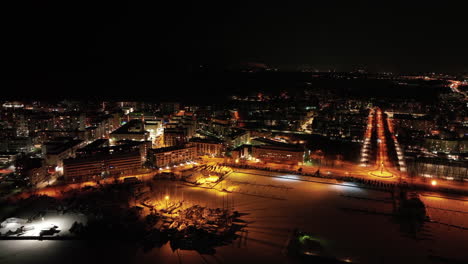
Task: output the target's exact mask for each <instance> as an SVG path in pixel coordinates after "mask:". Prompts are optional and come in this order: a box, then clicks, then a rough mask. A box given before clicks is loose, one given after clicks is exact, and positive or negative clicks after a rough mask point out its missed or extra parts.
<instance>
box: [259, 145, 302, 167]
mask: <svg viewBox="0 0 468 264" xmlns="http://www.w3.org/2000/svg"><path fill="white" fill-rule="evenodd" d="M285 145H286V144H285ZM252 157H254V158H256V159H259V160H260V161H262V162H272V163H283V164H290V165H297V164H298V163H299V162H303V160H304V149H303V148H302V147H299V146H295V145H289V146H278V145H258V146H252Z"/></svg>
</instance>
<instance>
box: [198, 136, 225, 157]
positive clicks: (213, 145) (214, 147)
mask: <svg viewBox="0 0 468 264" xmlns="http://www.w3.org/2000/svg"><path fill="white" fill-rule="evenodd" d="M190 145H192V146H195V148H196V153H197V155H198V156H202V155H212V156H221V155H222V154H223V152H224V149H225V148H224V145H223V143H222V142H221V141H219V140H215V139H203V138H192V139H191V140H190Z"/></svg>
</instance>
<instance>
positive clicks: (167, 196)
mask: <svg viewBox="0 0 468 264" xmlns="http://www.w3.org/2000/svg"><path fill="white" fill-rule="evenodd" d="M164 200H166V210H167V201H168V200H169V195H166V196H164Z"/></svg>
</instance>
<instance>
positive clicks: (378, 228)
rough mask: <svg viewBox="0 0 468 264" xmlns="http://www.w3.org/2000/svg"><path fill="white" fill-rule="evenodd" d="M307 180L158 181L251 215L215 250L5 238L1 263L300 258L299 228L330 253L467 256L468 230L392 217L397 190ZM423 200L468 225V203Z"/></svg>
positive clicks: (361, 257) (174, 196)
mask: <svg viewBox="0 0 468 264" xmlns="http://www.w3.org/2000/svg"><path fill="white" fill-rule="evenodd" d="M302 179H303V178H302V177H300V176H296V175H284V174H281V173H274V172H265V171H252V170H246V171H243V172H240V171H239V170H237V171H236V172H234V173H231V174H230V175H229V177H227V178H226V179H225V180H224V181H223V182H221V183H219V186H217V187H219V189H226V190H231V191H232V192H231V193H226V192H220V191H217V190H210V189H206V188H200V187H190V186H187V185H184V184H182V183H180V182H173V181H157V182H155V183H154V185H155V188H156V189H155V190H153V196H154V197H153V198H154V199H160V198H161V197H160V196H161V195H168V196H169V197H170V202H177V201H182V200H184V201H190V202H192V203H194V204H200V205H202V206H209V207H234V208H235V210H237V211H239V212H241V213H243V214H245V215H243V216H242V220H243V221H245V223H246V224H247V226H246V228H244V229H243V230H242V231H240V232H239V233H238V234H239V237H238V238H237V239H236V240H235V241H234V243H232V244H229V245H225V246H222V247H217V248H216V252H215V253H214V254H213V255H200V254H199V253H197V252H196V251H187V250H176V251H172V250H171V248H170V246H169V245H167V244H166V245H164V246H163V247H161V248H153V249H151V250H149V251H143V250H142V249H141V248H139V247H137V246H136V245H128V244H126V243H125V242H115V241H99V242H86V241H0V248H1V249H2V250H1V251H0V262H1V263H60V262H63V261H67V262H68V263H79V262H82V261H87V262H93V261H94V260H95V261H96V262H100V261H102V260H107V261H109V263H132V262H133V263H296V262H295V261H294V260H291V259H290V258H289V257H287V256H286V254H285V247H286V244H287V241H288V238H289V237H290V235H291V232H292V230H294V229H295V228H299V229H301V230H304V231H306V232H308V233H310V234H312V235H313V236H314V238H315V239H317V240H319V241H320V242H321V243H322V244H323V245H324V247H325V249H326V250H327V251H328V252H329V254H330V255H334V256H336V257H338V258H341V259H350V260H352V261H355V262H359V263H441V262H437V261H436V260H434V259H433V258H430V257H429V256H431V255H432V256H441V257H445V258H449V259H455V260H462V261H468V255H467V254H466V252H465V248H466V245H467V244H468V231H466V230H462V229H457V228H454V227H450V226H447V225H441V224H437V223H425V224H424V226H423V228H422V230H421V231H420V232H418V233H417V234H416V235H412V234H408V233H406V232H405V231H402V230H403V229H402V227H401V225H400V223H398V222H397V221H396V220H395V219H394V218H393V217H392V216H391V214H392V213H393V209H394V208H393V206H394V205H393V203H392V199H391V195H390V193H388V192H381V191H375V190H371V189H365V188H360V187H357V186H353V185H352V184H347V186H345V185H340V184H339V183H338V184H336V182H334V181H325V180H323V179H317V181H323V182H327V183H320V182H315V181H302ZM306 180H313V179H312V178H307V179H306ZM422 199H423V201H424V202H425V203H426V204H427V205H428V206H429V208H428V213H429V215H430V217H431V218H433V219H434V220H436V221H438V222H444V223H449V224H456V225H459V226H465V227H467V225H468V221H467V218H468V214H466V211H467V209H466V208H467V205H468V202H466V201H463V200H460V199H459V200H452V199H447V198H441V197H437V198H433V197H430V196H422ZM447 212H449V213H447ZM90 243H91V244H90ZM92 245H95V246H92ZM96 252H100V254H99V255H100V256H102V258H101V257H100V258H99V259H86V255H87V254H90V253H93V254H94V253H96ZM65 256H67V257H65ZM74 256H75V257H74ZM98 260H99V261H98ZM93 263H94V262H93ZM101 263H102V262H101Z"/></svg>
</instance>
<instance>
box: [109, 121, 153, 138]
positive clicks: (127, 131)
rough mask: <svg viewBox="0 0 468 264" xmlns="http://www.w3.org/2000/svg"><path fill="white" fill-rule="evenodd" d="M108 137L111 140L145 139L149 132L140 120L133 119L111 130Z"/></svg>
mask: <svg viewBox="0 0 468 264" xmlns="http://www.w3.org/2000/svg"><path fill="white" fill-rule="evenodd" d="M110 138H111V139H112V141H119V140H133V141H146V140H148V138H149V132H148V131H145V127H144V123H143V122H142V121H141V120H137V119H134V120H131V121H130V122H128V123H126V124H125V125H123V126H121V127H119V128H117V129H116V130H115V131H113V132H112V133H111V134H110Z"/></svg>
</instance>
